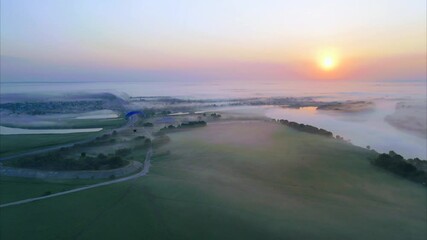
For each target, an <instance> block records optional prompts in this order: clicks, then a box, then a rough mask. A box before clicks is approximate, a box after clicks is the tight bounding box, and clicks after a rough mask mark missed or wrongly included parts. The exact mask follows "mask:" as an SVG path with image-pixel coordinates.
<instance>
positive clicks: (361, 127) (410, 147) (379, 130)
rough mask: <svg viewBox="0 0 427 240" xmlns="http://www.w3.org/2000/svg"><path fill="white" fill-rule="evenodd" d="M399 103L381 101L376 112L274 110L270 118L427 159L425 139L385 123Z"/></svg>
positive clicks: (426, 142)
mask: <svg viewBox="0 0 427 240" xmlns="http://www.w3.org/2000/svg"><path fill="white" fill-rule="evenodd" d="M395 103H396V102H395V101H385V100H383V101H377V102H376V108H375V110H373V111H367V112H361V113H339V112H338V113H337V112H331V111H322V110H316V108H315V107H304V108H300V109H289V108H279V107H277V108H271V109H268V110H267V111H266V116H267V117H270V118H273V119H287V120H290V121H295V122H299V123H304V124H310V125H313V126H316V127H319V128H324V129H327V130H329V131H332V132H333V133H334V134H338V135H340V136H343V137H344V138H345V139H350V140H351V142H352V143H353V144H355V145H358V146H361V147H366V146H367V145H370V146H371V147H372V148H373V149H375V150H377V151H378V152H388V151H390V150H393V151H395V152H397V153H399V154H401V155H403V156H405V157H408V158H414V157H419V158H422V159H426V158H427V150H426V145H427V141H426V139H425V138H422V137H419V136H416V135H412V134H410V133H407V132H403V131H401V130H399V129H396V128H394V127H393V126H391V125H389V124H388V123H387V122H385V121H384V118H385V116H386V115H388V114H391V113H393V112H394V106H395Z"/></svg>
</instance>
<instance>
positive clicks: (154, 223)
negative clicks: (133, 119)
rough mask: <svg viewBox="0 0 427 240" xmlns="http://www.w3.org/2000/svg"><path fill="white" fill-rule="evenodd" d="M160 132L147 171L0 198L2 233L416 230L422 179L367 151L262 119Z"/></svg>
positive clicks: (256, 234)
mask: <svg viewBox="0 0 427 240" xmlns="http://www.w3.org/2000/svg"><path fill="white" fill-rule="evenodd" d="M169 135H170V137H171V139H172V141H171V142H170V143H169V144H167V145H165V146H163V147H161V148H160V149H157V150H156V152H157V153H158V154H159V157H157V158H154V159H153V165H152V168H151V170H150V173H149V174H148V175H147V176H145V177H142V178H139V179H136V180H133V181H129V182H124V183H120V184H116V185H110V186H107V187H102V188H97V189H92V190H88V191H83V192H78V193H75V194H70V195H66V196H61V197H57V198H52V199H47V200H43V201H39V202H34V203H29V204H25V205H20V206H13V207H8V208H3V209H1V214H0V227H1V229H0V234H1V235H0V238H1V239H375V240H378V239H425V237H426V234H427V225H426V221H427V219H426V214H425V213H426V204H425V203H426V200H427V199H426V189H425V188H423V187H422V186H420V185H417V184H415V183H412V182H410V181H407V180H405V179H402V178H399V177H397V176H395V175H392V174H390V173H387V172H384V171H382V170H380V169H377V168H375V167H373V166H372V165H371V164H370V163H369V161H368V159H369V158H372V157H374V156H375V153H373V152H370V151H367V150H365V149H362V148H358V147H354V146H352V145H349V144H347V143H344V142H340V141H337V140H334V139H328V138H325V137H321V136H315V135H310V134H307V133H301V132H297V131H294V130H292V129H289V128H287V127H284V126H281V125H279V124H276V123H272V122H262V121H254V122H233V123H227V122H219V123H217V124H210V125H208V126H207V127H203V128H197V129H192V130H189V131H181V132H175V133H170V134H169ZM166 152H169V153H170V154H160V153H166ZM135 154H136V153H135Z"/></svg>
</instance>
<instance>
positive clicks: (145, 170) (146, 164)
mask: <svg viewBox="0 0 427 240" xmlns="http://www.w3.org/2000/svg"><path fill="white" fill-rule="evenodd" d="M152 153H153V150H152V148H151V147H150V149H149V150H148V152H147V154H146V156H145V161H144V168H143V169H142V170H141V171H140V172H138V173H136V174H134V175H131V176H128V177H124V178H120V179H116V180H111V181H107V182H102V183H97V184H93V185H89V186H84V187H79V188H75V189H71V190H68V191H64V192H59V193H54V194H51V195H47V196H42V197H35V198H29V199H25V200H20V201H16V202H10V203H4V204H1V205H0V208H4V207H10V206H15V205H21V204H25V203H30V202H35V201H39V200H43V199H47V198H53V197H58V196H62V195H66V194H70V193H75V192H80V191H84V190H88V189H92V188H97V187H102V186H107V185H111V184H115V183H120V182H125V181H129V180H132V179H136V178H139V177H142V176H145V175H146V174H147V173H148V172H149V171H150V166H151V155H152Z"/></svg>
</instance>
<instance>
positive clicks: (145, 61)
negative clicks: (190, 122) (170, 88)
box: [0, 0, 427, 82]
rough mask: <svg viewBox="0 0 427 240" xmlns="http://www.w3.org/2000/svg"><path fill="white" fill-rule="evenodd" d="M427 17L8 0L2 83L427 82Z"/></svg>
mask: <svg viewBox="0 0 427 240" xmlns="http://www.w3.org/2000/svg"><path fill="white" fill-rule="evenodd" d="M426 9H427V8H426V1H425V0H410V1H408V0H376V1H372V0H358V1H350V0H341V1H332V0H323V1H319V0H311V1H310V0H302V1H284V0H277V1H275V0H264V1H260V0H258V1H255V0H215V1H198V0H182V1H178V0H176V1H172V0H158V1H133V0H122V1H119V0H116V1H114V0H111V1H106V0H102V1H101V0H90V1H87V0H73V1H64V0H43V1H34V0H1V15H0V18H1V22H0V26H1V30H0V31H1V70H2V71H1V80H2V81H5V82H7V81H94V80H97V81H104V80H105V81H120V80H123V79H126V80H132V81H138V80H144V79H170V80H179V79H188V78H190V79H194V80H201V81H202V80H209V79H225V80H227V79H229V80H233V79H239V80H242V79H243V80H244V79H251V80H259V81H262V80H263V79H266V78H268V79H277V80H282V81H297V80H308V81H310V80H312V81H321V80H337V81H338V80H340V81H384V80H386V81H425V79H426V52H427V50H426V41H427V40H426V35H427V33H426V31H427V30H426V29H427V26H426V15H427V13H426V11H427V10H426ZM325 64H326V65H328V64H329V65H330V66H329V67H328V66H326V65H325Z"/></svg>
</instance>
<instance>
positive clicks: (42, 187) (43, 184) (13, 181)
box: [0, 176, 99, 204]
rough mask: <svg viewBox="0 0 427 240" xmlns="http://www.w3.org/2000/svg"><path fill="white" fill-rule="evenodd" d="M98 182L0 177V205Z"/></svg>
mask: <svg viewBox="0 0 427 240" xmlns="http://www.w3.org/2000/svg"><path fill="white" fill-rule="evenodd" d="M97 182H99V180H72V181H70V180H50V181H43V180H34V179H25V178H16V177H6V176H1V177H0V189H1V191H0V204H3V203H8V202H13V201H18V200H22V199H27V198H33V197H40V196H43V195H46V193H47V192H50V193H51V194H52V193H57V192H62V191H66V190H70V189H73V188H76V187H79V186H85V185H90V184H94V183H97Z"/></svg>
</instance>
